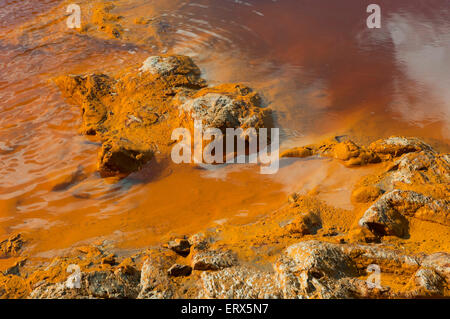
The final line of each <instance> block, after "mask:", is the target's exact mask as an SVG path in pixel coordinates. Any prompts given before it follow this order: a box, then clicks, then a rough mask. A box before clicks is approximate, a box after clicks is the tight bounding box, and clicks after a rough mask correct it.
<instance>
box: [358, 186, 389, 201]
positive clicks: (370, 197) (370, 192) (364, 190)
mask: <svg viewBox="0 0 450 319" xmlns="http://www.w3.org/2000/svg"><path fill="white" fill-rule="evenodd" d="M382 193H383V192H382V191H381V189H379V188H378V187H376V186H362V187H359V188H357V189H355V190H354V191H353V192H352V197H351V200H352V202H354V203H369V202H373V201H374V200H376V199H377V198H378V197H380V196H381V195H382Z"/></svg>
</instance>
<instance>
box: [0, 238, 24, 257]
mask: <svg viewBox="0 0 450 319" xmlns="http://www.w3.org/2000/svg"><path fill="white" fill-rule="evenodd" d="M24 244H25V239H24V237H23V236H22V234H14V235H12V236H10V237H9V238H7V239H5V240H3V241H2V242H0V258H7V257H11V256H17V255H18V254H19V252H20V250H21V249H22V247H23V245H24Z"/></svg>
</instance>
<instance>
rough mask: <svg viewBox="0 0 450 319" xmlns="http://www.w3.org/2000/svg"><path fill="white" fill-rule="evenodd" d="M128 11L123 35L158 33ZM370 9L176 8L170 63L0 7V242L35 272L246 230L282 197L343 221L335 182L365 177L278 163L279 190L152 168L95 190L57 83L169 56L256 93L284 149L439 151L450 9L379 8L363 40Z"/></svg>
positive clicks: (42, 10) (46, 10) (129, 6)
mask: <svg viewBox="0 0 450 319" xmlns="http://www.w3.org/2000/svg"><path fill="white" fill-rule="evenodd" d="M121 3H122V4H123V7H121V8H122V9H121V10H123V15H124V16H126V17H127V18H129V19H133V18H135V17H142V16H144V17H151V15H150V12H152V11H151V10H150V4H149V3H148V2H147V1H143V0H137V1H122V2H121ZM369 3H370V2H368V1H367V2H366V1H360V0H354V1H345V3H343V2H342V1H334V0H327V1H324V0H322V1H307V0H303V1H302V0H284V1H281V0H280V1H275V0H248V1H237V0H235V1H232V0H215V1H206V0H205V1H194V2H188V3H184V4H182V3H181V4H180V5H179V6H176V7H175V9H171V10H168V11H166V12H165V13H164V14H163V15H162V16H161V19H162V20H163V21H164V23H163V24H162V26H163V28H164V33H165V36H166V38H168V39H170V41H169V42H168V43H166V44H165V46H166V48H154V49H152V44H151V43H144V44H142V43H133V42H121V41H119V40H102V39H99V38H95V37H90V36H87V35H85V34H77V33H76V32H74V31H72V30H67V27H66V25H65V17H64V10H62V9H64V8H63V7H61V4H60V1H37V0H30V1H19V0H17V1H10V0H8V1H5V0H1V1H0V27H1V29H0V30H1V31H0V115H1V116H0V237H4V236H6V235H8V234H11V233H12V232H19V231H20V232H26V233H27V234H28V235H29V236H30V237H31V238H32V243H33V244H32V245H31V246H29V247H28V249H29V250H30V251H31V252H32V253H34V254H39V255H42V256H50V255H53V254H56V253H58V252H60V251H61V250H62V249H65V248H68V247H71V246H73V245H77V244H80V243H83V242H92V241H98V240H103V239H109V240H112V241H116V244H117V245H118V246H123V247H127V248H130V247H134V248H137V247H144V246H147V245H150V244H153V243H155V242H156V241H158V240H160V239H161V238H164V237H165V236H167V235H168V234H173V233H178V234H191V233H193V232H196V231H199V230H202V229H205V228H207V227H213V226H214V225H215V224H217V223H222V222H224V221H227V222H239V223H245V222H250V221H251V220H254V218H256V217H257V216H260V215H261V214H265V213H268V212H270V211H271V210H273V209H276V208H278V207H280V206H281V205H282V203H283V202H284V200H285V197H286V194H287V193H288V192H291V191H294V190H302V191H308V190H310V189H313V188H315V187H316V186H321V187H322V188H323V191H322V193H321V194H322V195H321V196H322V197H323V198H324V199H325V200H327V201H329V202H330V203H333V204H334V205H337V206H340V207H343V208H348V209H351V204H350V203H349V200H348V198H349V196H348V195H349V192H350V189H341V188H340V187H339V181H342V180H346V181H347V180H349V179H350V180H351V181H353V182H356V180H357V179H358V177H360V176H362V175H364V174H365V173H367V170H366V169H358V170H352V171H349V170H348V169H344V168H342V167H340V166H338V165H335V163H333V162H331V161H328V160H319V159H313V160H296V161H292V160H290V161H284V162H282V168H281V169H280V171H279V173H278V174H276V175H272V176H263V175H260V174H259V168H257V167H254V166H244V167H241V166H239V167H236V166H231V167H230V166H228V167H226V168H223V169H222V168H221V169H218V170H216V171H214V172H209V171H205V170H201V169H197V168H195V167H186V166H184V167H182V166H175V165H172V164H166V163H162V162H158V161H154V162H152V163H150V165H149V166H148V167H147V168H145V169H144V170H143V171H142V172H139V173H136V174H133V175H132V176H130V177H128V178H126V179H124V180H122V181H120V182H116V181H113V180H108V179H101V178H100V177H99V175H98V174H97V173H96V169H95V163H96V156H97V155H96V154H97V150H98V144H97V143H95V142H92V141H89V140H88V139H87V138H86V137H83V136H80V135H79V134H78V132H77V129H78V126H79V124H80V114H79V109H78V108H77V107H74V106H71V105H68V104H67V102H66V101H65V100H64V99H63V98H62V97H61V95H60V94H59V92H58V90H57V88H56V87H55V86H54V85H53V83H52V82H51V79H52V78H53V77H55V76H57V75H61V74H68V73H89V72H95V71H101V72H112V71H114V70H118V69H122V68H124V67H127V66H131V65H135V64H139V63H141V61H143V60H144V59H145V58H146V57H147V56H149V55H151V54H157V53H161V52H162V51H165V50H167V51H168V52H175V53H182V54H187V55H190V56H192V57H193V58H194V59H195V61H196V62H197V63H198V64H199V66H200V67H201V69H202V71H203V74H204V77H205V78H206V79H208V80H209V81H210V82H211V83H222V82H228V81H233V82H244V83H246V84H248V85H249V86H251V87H253V88H255V89H257V90H258V91H259V92H261V94H262V95H263V97H264V100H265V103H266V104H267V105H268V106H270V107H271V108H272V109H274V110H275V120H276V124H277V126H278V127H280V128H281V129H282V143H283V146H284V147H287V146H289V145H294V144H295V145H297V144H303V143H309V142H314V141H317V140H318V139H320V138H321V137H323V136H326V135H329V134H336V135H345V134H347V135H350V136H352V137H354V138H356V140H358V141H360V142H367V141H371V140H374V139H376V138H380V137H385V136H389V135H394V134H401V135H411V136H418V137H422V138H424V139H425V140H426V141H428V142H430V143H432V144H433V145H435V146H436V147H438V148H439V149H440V150H443V151H448V149H449V140H450V133H449V125H450V123H449V121H450V72H449V65H450V19H449V18H450V11H449V10H450V7H449V5H448V1H446V0H427V1H419V0H397V1H378V2H377V3H378V4H380V5H381V8H382V28H381V29H367V27H366V24H365V22H366V18H367V16H368V14H367V13H366V6H367V4H369ZM89 9H90V8H89V6H87V7H82V10H89ZM121 13H122V12H121ZM147 13H148V14H149V15H150V16H146V15H147ZM350 186H351V185H349V186H348V187H350Z"/></svg>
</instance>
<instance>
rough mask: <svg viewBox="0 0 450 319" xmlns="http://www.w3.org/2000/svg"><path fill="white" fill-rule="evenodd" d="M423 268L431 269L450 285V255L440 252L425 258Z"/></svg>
mask: <svg viewBox="0 0 450 319" xmlns="http://www.w3.org/2000/svg"><path fill="white" fill-rule="evenodd" d="M421 265H422V267H424V268H429V269H432V270H433V271H435V272H436V273H438V274H439V275H440V276H441V277H442V278H444V279H445V280H446V281H447V283H449V284H450V254H449V253H447V252H439V253H434V254H431V255H429V256H427V257H425V258H424V259H423V260H422V263H421Z"/></svg>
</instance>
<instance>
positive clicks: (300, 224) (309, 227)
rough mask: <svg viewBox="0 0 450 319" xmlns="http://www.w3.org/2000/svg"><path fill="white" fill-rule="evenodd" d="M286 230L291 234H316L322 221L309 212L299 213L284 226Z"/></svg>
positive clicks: (317, 215) (315, 214)
mask: <svg viewBox="0 0 450 319" xmlns="http://www.w3.org/2000/svg"><path fill="white" fill-rule="evenodd" d="M285 227H286V230H287V231H288V232H289V233H291V234H300V235H309V234H315V233H317V230H319V229H320V228H321V227H322V220H321V219H320V216H319V214H317V213H316V212H313V211H310V212H307V213H300V216H298V217H297V218H295V219H294V220H293V221H292V222H291V223H289V224H288V225H286V226H285Z"/></svg>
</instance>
